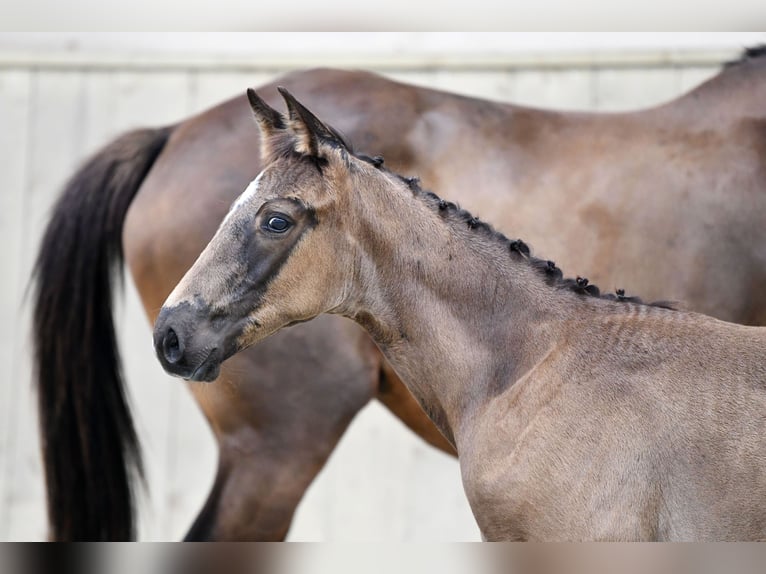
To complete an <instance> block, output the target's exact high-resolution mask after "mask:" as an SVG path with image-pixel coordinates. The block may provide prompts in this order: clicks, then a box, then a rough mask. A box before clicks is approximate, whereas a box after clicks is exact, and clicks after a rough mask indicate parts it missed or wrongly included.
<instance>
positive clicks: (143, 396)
mask: <svg viewBox="0 0 766 574" xmlns="http://www.w3.org/2000/svg"><path fill="white" fill-rule="evenodd" d="M731 55H733V53H732V54H731ZM85 60H86V59H83V58H82V57H80V59H79V61H80V62H81V63H80V64H78V65H70V66H68V65H63V64H60V63H59V64H51V63H50V62H47V63H37V64H36V63H35V62H34V61H32V60H28V61H26V62H24V63H21V64H19V63H16V64H14V63H12V61H10V60H8V61H6V62H5V63H0V258H1V259H0V262H1V263H0V269H2V273H3V277H2V279H3V280H2V281H1V282H0V369H1V370H2V373H3V376H2V378H0V540H40V539H43V538H44V536H45V526H44V524H45V518H44V494H43V483H42V473H41V465H40V459H39V454H38V440H37V432H36V419H35V411H34V408H33V407H34V401H33V399H34V397H33V392H32V389H31V385H30V361H29V349H30V345H29V339H28V336H29V316H30V309H29V305H28V303H27V304H24V303H23V297H24V290H25V286H26V283H27V281H28V277H29V272H30V268H31V265H32V262H33V260H34V257H35V254H36V250H37V247H38V241H39V239H40V236H41V232H42V229H43V226H44V223H45V221H46V217H47V214H48V210H49V208H50V206H51V204H52V202H53V201H54V199H55V197H56V195H57V193H58V190H59V189H60V187H61V185H62V184H63V182H64V180H65V179H66V178H67V177H68V176H69V175H70V174H71V173H72V171H73V170H74V168H75V166H76V165H77V164H78V162H79V161H80V160H82V159H83V158H84V157H85V156H86V155H87V154H89V153H91V152H93V151H94V150H96V149H97V148H99V147H100V146H102V145H103V144H104V143H105V142H107V141H108V140H109V139H110V138H112V137H113V136H115V135H117V134H118V133H120V132H121V131H123V130H126V129H128V128H131V127H136V126H143V125H155V124H166V123H168V122H173V121H176V120H179V119H182V118H184V117H186V116H188V115H189V114H192V113H194V112H196V111H198V110H201V109H203V108H206V107H208V106H210V105H212V104H215V103H216V102H218V101H220V100H223V99H226V98H228V97H230V96H232V95H234V94H238V93H242V92H243V91H244V89H245V88H246V87H248V86H257V85H259V84H261V83H263V82H266V81H269V80H271V79H272V78H274V77H275V76H277V75H278V74H279V73H280V70H278V69H273V68H272V69H262V68H259V67H258V65H257V63H254V64H252V65H248V66H242V65H238V67H237V69H236V70H233V69H228V70H227V68H226V67H225V66H223V67H222V68H223V69H222V70H221V71H214V70H212V69H211V68H210V67H209V66H204V67H195V65H193V64H189V65H188V66H184V65H177V66H164V67H163V66H158V67H149V68H141V67H137V66H134V65H132V64H131V62H130V61H128V60H125V61H124V62H122V63H120V62H117V63H115V64H113V65H103V63H102V64H101V65H99V66H95V67H90V66H88V65H86V64H83V63H82V62H83V61H85ZM691 61H692V62H693V63H691V64H689V63H684V62H683V61H682V62H679V63H675V64H673V63H670V64H665V65H658V64H657V60H652V61H651V62H650V61H647V63H646V65H645V66H642V65H641V63H640V62H638V63H636V62H633V63H631V64H630V65H629V66H621V65H619V63H617V64H593V65H590V64H582V63H581V64H579V65H578V67H575V68H556V67H551V66H550V62H548V64H547V65H546V66H545V67H543V68H539V69H536V68H534V67H530V66H528V65H527V66H524V67H518V68H514V67H513V66H510V65H509V66H506V67H504V66H503V65H499V64H498V63H497V62H496V61H495V62H493V63H492V65H491V66H484V67H482V66H481V65H479V64H477V65H476V66H475V67H474V68H468V67H467V68H463V69H459V70H458V69H453V70H444V69H440V68H439V67H434V66H431V65H429V67H428V68H426V67H423V68H420V67H418V65H417V64H416V63H415V64H413V63H412V62H409V63H407V65H406V67H404V66H403V67H402V68H401V69H397V68H396V66H392V65H388V66H387V67H386V69H385V70H384V73H385V74H387V75H389V76H391V77H393V78H397V79H400V80H404V81H410V82H413V83H418V84H422V85H426V86H435V87H439V88H444V89H448V90H453V91H457V92H463V93H466V94H470V95H475V96H482V97H487V98H495V99H500V100H507V101H512V102H516V103H524V104H531V105H535V106H550V107H560V108H569V109H584V110H585V109H588V110H620V109H630V108H635V107H640V106H646V105H651V104H654V103H658V102H662V101H664V100H666V99H668V98H671V97H673V96H675V95H677V94H679V93H681V92H683V91H685V90H687V89H689V88H690V87H692V86H694V85H696V84H698V83H700V82H701V81H703V80H705V79H706V78H708V77H710V76H711V75H713V74H715V73H716V72H717V69H718V65H717V63H716V62H713V61H710V62H705V61H702V60H700V59H697V60H694V59H692V60H691ZM126 295H127V296H126V302H125V305H124V306H123V307H122V309H121V310H120V311H119V312H118V313H119V319H120V322H119V324H120V337H121V345H122V351H123V357H124V360H125V363H126V371H127V378H128V382H129V387H130V391H131V394H132V398H133V405H134V414H135V417H136V419H137V424H138V427H139V429H140V434H141V438H142V440H143V444H144V446H145V450H146V456H147V463H148V472H149V484H150V489H151V493H150V496H149V497H147V498H145V499H144V502H143V504H142V508H141V522H140V524H141V528H140V532H141V538H142V539H143V540H175V539H178V538H179V537H181V536H182V535H183V534H184V532H185V530H186V528H187V527H188V526H189V524H190V523H191V521H192V519H193V517H194V516H195V514H196V512H197V510H198V509H199V508H200V506H201V504H202V502H203V501H204V499H205V496H206V494H207V489H208V488H209V486H210V484H211V481H212V478H213V470H214V465H215V459H216V452H215V445H214V443H213V440H212V438H211V435H210V433H209V431H208V429H207V427H206V424H205V422H204V421H203V419H202V417H201V415H200V413H199V412H198V409H197V407H196V404H195V403H194V402H193V401H192V399H191V397H190V395H189V394H188V393H187V392H186V389H185V388H184V387H183V385H182V384H181V383H180V382H179V381H178V380H176V379H171V378H169V377H167V376H165V375H164V374H163V372H162V370H161V369H160V367H159V364H158V363H157V361H156V359H155V357H154V354H153V352H152V349H151V347H150V340H151V337H150V328H149V325H148V324H147V322H146V320H145V318H144V314H143V312H142V310H141V307H140V304H139V303H138V299H137V296H136V294H135V291H134V288H133V286H132V283H131V282H130V280H128V281H127V293H126ZM478 538H479V535H478V531H477V529H476V526H475V524H474V522H473V518H472V516H471V513H470V510H469V508H468V506H467V503H466V501H465V498H464V495H463V492H462V488H461V484H460V478H459V471H458V466H457V463H456V462H455V461H454V460H452V459H451V458H449V457H447V456H445V455H442V454H440V453H438V452H436V451H434V450H433V449H431V448H430V447H428V446H426V445H424V444H423V443H422V442H421V441H420V440H419V439H417V438H416V437H415V436H414V435H412V434H411V433H410V432H409V431H408V430H406V429H405V428H404V427H403V426H402V425H401V424H400V423H399V422H398V421H397V420H395V419H394V418H393V417H392V416H391V415H389V414H388V412H387V411H386V410H384V408H383V407H381V406H379V405H378V404H371V405H369V406H368V407H367V408H366V409H365V410H364V411H363V412H362V413H361V415H360V416H359V417H358V418H357V419H356V420H355V422H354V423H353V424H352V426H351V428H350V430H349V432H348V433H347V434H346V436H345V438H344V439H343V441H342V442H341V444H340V446H339V448H338V449H337V451H336V452H335V453H334V455H333V456H332V458H331V459H330V462H329V465H328V466H327V468H326V469H325V470H324V471H323V472H322V474H321V475H320V477H319V478H318V480H317V481H316V482H315V484H314V485H313V486H312V487H311V489H310V491H309V492H308V495H307V496H306V498H305V500H304V501H303V503H302V504H301V506H300V508H299V510H298V513H297V516H296V519H295V522H294V525H293V528H292V530H291V532H290V539H292V540H390V541H403V540H477V539H478Z"/></svg>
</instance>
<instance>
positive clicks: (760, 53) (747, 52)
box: [723, 44, 766, 69]
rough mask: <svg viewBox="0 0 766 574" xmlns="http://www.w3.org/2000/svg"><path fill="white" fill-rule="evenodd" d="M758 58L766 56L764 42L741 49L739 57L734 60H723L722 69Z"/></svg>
mask: <svg viewBox="0 0 766 574" xmlns="http://www.w3.org/2000/svg"><path fill="white" fill-rule="evenodd" d="M759 58H766V44H758V45H757V46H750V47H749V48H745V49H744V50H742V53H741V54H740V55H739V58H737V59H736V60H731V61H729V62H724V64H723V67H724V69H726V68H731V67H734V66H739V65H741V64H745V63H747V62H750V61H752V60H757V59H759Z"/></svg>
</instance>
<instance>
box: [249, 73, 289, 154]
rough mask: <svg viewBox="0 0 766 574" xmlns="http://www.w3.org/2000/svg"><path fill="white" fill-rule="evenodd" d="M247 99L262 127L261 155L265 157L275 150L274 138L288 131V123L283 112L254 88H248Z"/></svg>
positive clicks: (259, 125)
mask: <svg viewBox="0 0 766 574" xmlns="http://www.w3.org/2000/svg"><path fill="white" fill-rule="evenodd" d="M247 99H248V100H249V101H250V107H251V108H252V110H253V115H254V116H255V121H256V122H257V123H258V127H259V128H260V129H261V156H262V157H263V158H264V159H265V158H268V157H269V156H270V155H271V152H272V151H273V149H272V148H273V147H274V145H273V144H274V138H275V137H276V136H277V135H279V134H280V133H282V134H284V133H285V132H286V130H287V124H286V123H285V118H284V117H283V116H282V114H280V113H279V112H278V111H277V110H275V109H274V108H272V107H271V106H270V105H269V104H267V103H266V102H265V101H263V99H262V98H261V97H260V96H259V95H258V94H256V93H255V90H254V89H252V88H248V89H247Z"/></svg>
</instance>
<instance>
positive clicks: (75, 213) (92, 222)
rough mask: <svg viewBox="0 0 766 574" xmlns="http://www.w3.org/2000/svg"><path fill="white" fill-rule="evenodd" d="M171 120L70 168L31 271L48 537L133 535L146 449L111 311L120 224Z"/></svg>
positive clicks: (119, 141) (114, 537)
mask: <svg viewBox="0 0 766 574" xmlns="http://www.w3.org/2000/svg"><path fill="white" fill-rule="evenodd" d="M171 131H172V128H160V129H141V130H136V131H132V132H129V133H126V134H124V135H122V136H120V137H118V138H117V139H116V140H114V141H113V142H111V143H110V144H108V145H107V146H106V147H104V148H103V149H101V150H100V151H99V152H97V153H96V154H95V155H94V156H93V157H91V158H90V159H89V160H88V161H86V162H85V164H84V165H83V166H82V167H81V168H80V169H79V170H78V171H77V172H76V173H75V174H74V175H73V176H72V178H71V179H70V180H69V182H68V183H67V184H66V186H65V188H64V190H63V192H62V194H61V196H60V197H59V199H58V201H57V203H56V204H55V206H54V208H53V211H52V213H51V217H50V220H49V221H48V226H47V228H46V230H45V234H44V236H43V240H42V243H41V246H40V251H39V253H38V255H37V261H36V263H35V267H34V271H33V273H32V282H33V289H34V314H33V340H34V370H35V377H36V383H37V394H38V411H39V419H40V435H41V443H42V451H43V461H44V467H45V480H46V488H47V505H48V521H49V528H50V532H49V536H50V538H51V539H53V540H57V541H75V540H130V539H134V538H135V535H136V524H135V516H134V514H135V513H134V496H133V492H132V482H133V480H134V479H135V478H141V479H143V467H142V462H141V452H140V446H139V442H138V437H137V435H136V431H135V428H134V426H133V420H132V418H131V414H130V408H129V406H128V402H127V398H126V392H125V389H124V386H123V381H122V375H121V367H120V357H119V352H118V349H117V340H116V335H115V330H114V323H113V319H112V294H111V289H112V287H113V285H114V280H115V279H117V280H118V281H121V280H122V263H123V252H122V228H123V222H124V220H125V215H126V213H127V211H128V207H129V206H130V203H131V201H132V200H133V197H134V196H135V194H136V192H137V191H138V189H139V187H140V185H141V182H142V181H143V180H144V178H145V177H146V175H147V173H148V172H149V170H150V168H151V167H152V165H153V164H154V162H155V160H156V159H157V157H158V156H159V154H160V152H161V151H162V149H163V148H164V146H165V144H166V142H167V140H168V137H169V135H170V133H171Z"/></svg>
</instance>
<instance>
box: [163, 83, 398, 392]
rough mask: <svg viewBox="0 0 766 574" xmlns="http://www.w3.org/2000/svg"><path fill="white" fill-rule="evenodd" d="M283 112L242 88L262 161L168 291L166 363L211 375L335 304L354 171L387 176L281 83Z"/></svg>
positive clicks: (346, 259)
mask: <svg viewBox="0 0 766 574" xmlns="http://www.w3.org/2000/svg"><path fill="white" fill-rule="evenodd" d="M280 92H281V94H282V96H283V97H284V99H285V101H286V103H287V108H288V112H289V115H288V116H287V117H283V116H282V115H281V114H280V113H279V112H277V111H275V110H274V109H272V108H270V107H269V106H268V105H267V104H266V103H265V102H264V101H263V100H262V99H261V98H260V97H259V96H258V95H256V93H255V92H254V91H252V90H248V98H249V100H250V105H251V107H252V109H253V112H254V114H255V119H256V121H257V124H258V126H259V127H260V130H261V142H262V145H261V154H262V156H263V160H264V165H265V166H266V167H265V169H264V170H263V171H262V172H261V173H260V175H258V177H257V178H256V179H255V180H254V181H253V182H252V183H251V184H250V185H249V186H248V187H247V189H246V190H245V192H244V193H243V194H242V195H241V196H240V197H239V198H238V199H237V200H236V202H235V203H234V204H233V205H232V207H231V209H230V211H229V213H228V215H227V216H226V218H225V219H224V221H223V223H222V224H221V226H220V228H219V229H218V232H217V233H216V235H215V236H214V237H213V239H212V240H211V241H210V243H209V244H208V246H207V247H206V248H205V250H204V251H203V252H202V254H201V255H200V256H199V258H198V259H197V261H196V263H195V264H194V265H193V266H192V268H191V269H190V270H189V271H188V272H187V273H186V275H185V276H184V277H183V279H182V280H181V282H180V283H179V284H178V285H177V286H176V288H175V289H174V291H173V292H172V293H171V294H170V296H169V297H168V299H167V301H165V304H164V305H163V308H162V310H161V312H160V314H159V317H158V318H157V322H156V324H155V329H154V346H155V350H156V352H157V355H158V357H159V359H160V362H161V363H162V365H163V367H164V368H165V370H167V371H168V372H170V373H171V374H174V375H178V376H181V377H184V378H187V379H192V380H197V381H212V380H213V379H215V378H216V377H217V376H218V373H219V370H220V365H221V363H222V362H223V361H224V360H225V359H227V358H228V357H230V356H232V355H233V354H234V353H236V352H237V351H239V350H241V349H243V348H245V347H247V346H249V345H252V344H254V343H256V342H258V341H259V340H261V339H263V338H264V337H266V336H267V335H269V334H270V333H273V332H274V331H276V330H278V329H280V328H281V327H284V326H287V325H290V324H293V323H296V322H300V321H306V320H309V319H312V318H313V317H316V316H317V315H319V314H321V313H324V312H327V311H332V310H338V309H339V308H340V307H341V306H342V305H343V302H344V298H345V297H346V296H347V294H348V288H349V286H350V284H351V279H352V276H353V273H354V268H355V262H356V261H357V256H356V253H357V251H358V249H357V245H356V242H355V240H354V239H353V236H352V234H351V233H350V232H349V228H350V225H351V224H352V221H353V213H354V208H355V207H357V208H358V206H354V205H352V204H353V202H354V200H355V196H356V195H357V194H358V191H357V189H356V182H357V181H359V180H360V179H359V178H366V179H365V181H369V180H370V178H372V185H373V186H375V181H377V182H378V184H379V185H385V182H386V181H391V180H392V177H391V176H390V175H387V174H384V173H383V172H381V171H379V170H378V169H376V167H377V166H378V165H379V163H380V162H379V161H378V160H377V159H375V160H370V159H367V158H359V157H356V156H354V155H353V153H352V152H351V150H350V149H349V147H348V145H347V144H346V143H345V142H344V140H343V138H342V137H341V136H340V135H339V134H338V133H337V132H336V131H335V130H333V129H332V128H330V127H328V126H326V125H325V124H323V123H322V122H321V121H320V120H319V119H317V118H316V117H315V116H314V115H313V114H312V113H311V112H309V111H308V110H307V109H306V108H305V107H303V106H302V105H301V104H300V103H299V102H298V101H296V100H295V98H293V97H292V95H290V94H289V93H288V92H287V91H286V90H283V89H280Z"/></svg>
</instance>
